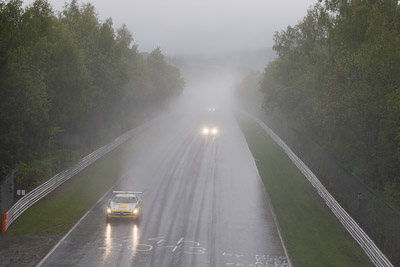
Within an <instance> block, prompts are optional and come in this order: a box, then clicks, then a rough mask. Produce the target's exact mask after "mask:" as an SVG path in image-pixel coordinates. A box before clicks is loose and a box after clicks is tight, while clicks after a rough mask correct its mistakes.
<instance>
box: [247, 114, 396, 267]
mask: <svg viewBox="0 0 400 267" xmlns="http://www.w3.org/2000/svg"><path fill="white" fill-rule="evenodd" d="M244 113H245V114H246V115H247V116H248V117H250V118H252V119H253V120H254V121H256V122H257V124H258V125H259V126H260V127H261V128H263V129H264V130H265V131H266V132H267V133H268V134H269V135H270V136H271V138H272V139H273V140H274V141H275V142H276V143H277V144H278V145H279V146H280V147H281V148H282V149H283V150H284V151H285V153H286V154H287V155H288V156H289V158H290V159H291V160H292V162H293V163H294V164H295V165H296V167H297V168H299V170H300V171H301V172H302V173H303V174H304V175H305V177H306V178H307V180H308V181H309V182H310V183H311V184H312V186H313V187H314V188H315V189H316V190H317V192H318V194H319V195H320V196H321V197H322V198H323V199H324V200H325V203H326V205H327V206H328V207H329V208H330V209H331V210H332V212H333V213H334V214H335V216H336V217H337V218H338V219H339V221H340V222H341V223H342V225H343V226H344V227H345V228H346V230H347V231H348V232H349V233H350V235H351V236H352V237H353V238H354V239H355V240H356V242H357V243H358V244H359V245H360V246H361V248H362V249H363V250H364V252H365V253H366V254H367V255H368V257H369V258H370V259H371V261H372V262H373V263H374V264H375V265H376V266H379V267H393V265H392V264H391V262H390V261H389V260H388V259H387V258H386V256H385V255H384V254H383V253H382V252H381V251H380V249H379V248H378V247H377V246H376V245H375V243H374V242H373V241H372V240H371V238H369V236H368V235H367V234H366V233H365V232H364V230H363V229H362V228H361V227H360V226H359V225H358V224H357V223H356V222H355V221H354V219H353V218H352V217H351V216H350V215H349V214H348V213H347V212H346V211H345V210H344V209H343V208H342V207H341V206H340V204H339V203H338V202H337V201H336V200H335V199H334V198H333V197H332V195H331V194H330V193H329V192H328V191H327V190H326V188H325V187H324V186H323V185H322V184H321V182H320V181H319V180H318V178H317V177H316V176H315V175H314V173H313V172H312V171H311V170H310V169H309V168H308V167H307V166H306V165H305V164H304V162H303V161H301V159H299V158H298V157H297V156H296V154H295V153H294V152H293V151H292V150H291V149H290V148H289V147H288V146H287V145H286V143H285V142H283V141H282V139H281V138H280V137H279V136H277V135H276V134H275V133H274V132H273V131H272V130H271V129H270V128H269V127H268V126H267V125H265V124H264V122H262V121H261V120H259V119H258V118H255V117H254V116H252V115H250V114H249V113H246V112H244Z"/></svg>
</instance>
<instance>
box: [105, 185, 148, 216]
mask: <svg viewBox="0 0 400 267" xmlns="http://www.w3.org/2000/svg"><path fill="white" fill-rule="evenodd" d="M113 193H114V194H116V195H115V196H114V197H113V198H112V199H110V201H109V203H108V205H107V208H106V220H107V221H109V220H110V219H113V218H114V219H133V220H139V219H140V216H141V213H142V200H140V199H139V198H138V197H137V195H138V194H143V193H142V192H134V191H113Z"/></svg>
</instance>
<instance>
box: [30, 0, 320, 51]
mask: <svg viewBox="0 0 400 267" xmlns="http://www.w3.org/2000/svg"><path fill="white" fill-rule="evenodd" d="M32 2H33V0H25V1H24V3H25V4H28V3H32ZM49 2H50V3H51V4H52V6H53V7H54V9H55V10H57V11H60V10H62V7H63V6H64V2H65V0H49ZM68 2H70V1H68ZM82 2H84V3H88V2H90V3H92V4H93V5H94V6H95V7H96V10H97V11H98V13H99V18H100V19H101V20H102V21H104V20H105V19H106V18H109V17H111V18H112V19H113V22H114V26H115V27H119V26H121V25H122V23H125V24H126V25H127V27H128V28H129V30H130V31H131V32H132V33H133V37H134V39H135V44H137V45H139V50H140V51H151V50H153V49H154V48H156V47H157V46H160V47H161V49H162V51H163V53H164V54H167V55H169V56H175V55H180V54H213V53H219V52H233V51H249V50H258V49H263V48H268V47H271V46H272V45H273V39H272V37H273V33H274V32H275V31H277V30H283V29H286V27H287V26H288V25H295V24H297V22H298V21H299V20H301V19H302V18H303V17H304V16H305V14H306V11H307V9H308V8H309V7H310V6H311V5H312V4H314V3H316V2H317V0H112V1H111V0H88V1H86V0H85V1H82V0H79V1H78V3H82Z"/></svg>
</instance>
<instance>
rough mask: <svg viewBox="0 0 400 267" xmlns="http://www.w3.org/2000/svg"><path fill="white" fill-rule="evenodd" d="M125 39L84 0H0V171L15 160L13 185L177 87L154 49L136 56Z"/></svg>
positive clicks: (71, 156)
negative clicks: (28, 0)
mask: <svg viewBox="0 0 400 267" xmlns="http://www.w3.org/2000/svg"><path fill="white" fill-rule="evenodd" d="M132 43H133V37H132V34H131V33H130V32H129V30H128V29H127V28H126V26H125V25H123V26H122V27H120V28H118V29H116V30H115V29H114V27H113V23H112V20H111V19H107V20H106V21H104V22H100V21H99V18H98V15H97V13H96V10H95V8H94V6H92V5H91V4H84V5H82V6H79V5H77V2H76V0H73V1H72V2H71V3H69V4H66V6H65V8H64V10H63V11H62V12H55V11H54V10H53V9H52V6H51V5H50V4H49V3H48V2H47V1H45V0H37V1H35V2H34V3H33V4H32V5H30V6H28V7H26V8H24V7H23V5H22V1H20V0H11V1H3V0H1V1H0V109H1V110H0V173H1V175H4V174H5V173H7V172H8V171H9V170H10V169H12V168H14V167H15V166H16V165H22V167H23V168H22V169H21V171H20V173H21V175H20V177H21V179H22V181H20V185H21V186H23V187H24V189H29V188H32V187H33V186H36V185H37V184H38V183H40V182H42V181H43V179H44V178H49V176H50V175H51V174H54V173H55V172H57V171H60V170H61V169H62V168H65V167H66V165H67V164H70V163H71V162H72V161H74V160H76V159H77V157H78V156H82V155H79V153H81V154H82V153H83V152H85V153H87V152H88V151H89V148H90V149H93V148H94V147H96V146H98V145H99V144H102V143H104V142H106V141H108V140H109V139H110V138H112V137H116V135H119V134H121V133H122V132H123V131H126V130H128V129H129V128H130V127H132V126H133V121H132V119H131V117H132V116H131V115H130V114H132V113H133V112H134V111H136V112H137V111H138V109H139V108H141V107H144V106H146V105H148V104H149V103H150V102H151V103H160V102H162V101H163V100H165V99H167V98H170V97H172V96H175V95H177V94H179V93H180V92H181V91H182V89H183V86H184V82H183V79H182V77H181V75H180V71H179V69H177V68H175V67H173V66H170V65H168V64H167V63H166V62H165V60H164V56H163V54H162V52H161V50H160V49H159V48H157V49H155V50H154V51H152V52H151V53H149V54H146V55H143V54H140V53H139V52H138V50H137V46H136V45H132ZM107 138H108V140H107ZM73 145H75V147H73V148H74V149H71V146H73ZM85 148H86V151H83V150H85ZM77 151H78V152H77ZM22 177H23V178H22Z"/></svg>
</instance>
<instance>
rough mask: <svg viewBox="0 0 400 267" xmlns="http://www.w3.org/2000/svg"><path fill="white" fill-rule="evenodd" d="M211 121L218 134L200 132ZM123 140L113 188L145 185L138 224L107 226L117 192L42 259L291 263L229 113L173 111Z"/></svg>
mask: <svg viewBox="0 0 400 267" xmlns="http://www.w3.org/2000/svg"><path fill="white" fill-rule="evenodd" d="M183 114H184V115H183ZM160 121H161V123H160ZM207 123H212V124H213V125H218V127H219V128H220V134H219V135H218V136H216V137H205V136H202V135H201V133H200V128H201V126H203V125H205V124H207ZM124 146H125V150H126V151H127V156H126V159H125V162H123V163H122V166H123V167H122V168H123V173H124V175H123V176H122V177H121V178H120V180H119V182H118V183H117V184H116V185H115V187H114V188H113V189H114V190H135V191H143V192H144V194H143V196H142V199H143V209H142V210H143V218H142V220H141V222H140V224H135V223H132V222H113V223H111V224H106V222H105V206H106V202H107V200H108V199H109V198H111V197H112V194H111V193H109V194H108V195H107V196H105V197H104V198H103V199H102V200H101V201H100V202H99V203H98V204H97V205H96V206H95V207H94V208H93V209H92V210H91V211H90V212H89V213H88V214H87V215H86V216H85V217H84V218H83V219H82V220H81V221H80V223H79V224H78V225H77V226H76V227H75V228H74V229H73V230H72V231H71V232H70V233H69V234H68V235H67V236H66V238H65V239H64V240H63V241H62V242H60V243H59V244H58V246H57V247H56V249H55V250H54V251H53V252H52V253H51V254H49V255H48V256H47V257H46V258H45V260H44V261H43V262H42V264H41V266H139V267H146V266H154V267H160V266H173V267H175V266H176V267H178V266H185V267H186V266H189V267H196V266H246V267H253V266H254V267H260V266H288V264H287V259H286V257H285V252H284V249H283V246H282V244H281V240H280V238H279V235H278V231H277V227H276V224H275V222H274V219H273V215H272V211H271V208H270V205H269V201H268V197H267V195H266V192H265V189H264V186H263V185H262V183H261V180H260V178H259V175H258V172H257V168H256V166H255V164H254V160H253V157H252V155H251V153H250V151H249V149H248V147H247V144H246V140H245V139H244V137H243V135H242V133H241V131H240V128H239V127H238V125H237V123H236V121H235V119H234V117H233V115H232V114H231V113H230V112H229V111H228V110H225V111H222V110H217V111H215V112H208V111H207V110H204V111H198V112H188V111H187V110H180V111H179V110H178V111H175V112H171V114H169V115H165V116H164V117H163V118H162V119H161V120H158V122H157V123H153V124H151V125H149V126H148V127H147V128H146V129H145V130H143V131H141V132H140V133H138V134H137V136H135V137H134V138H133V139H132V140H131V141H129V142H128V143H127V144H126V145H124Z"/></svg>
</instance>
